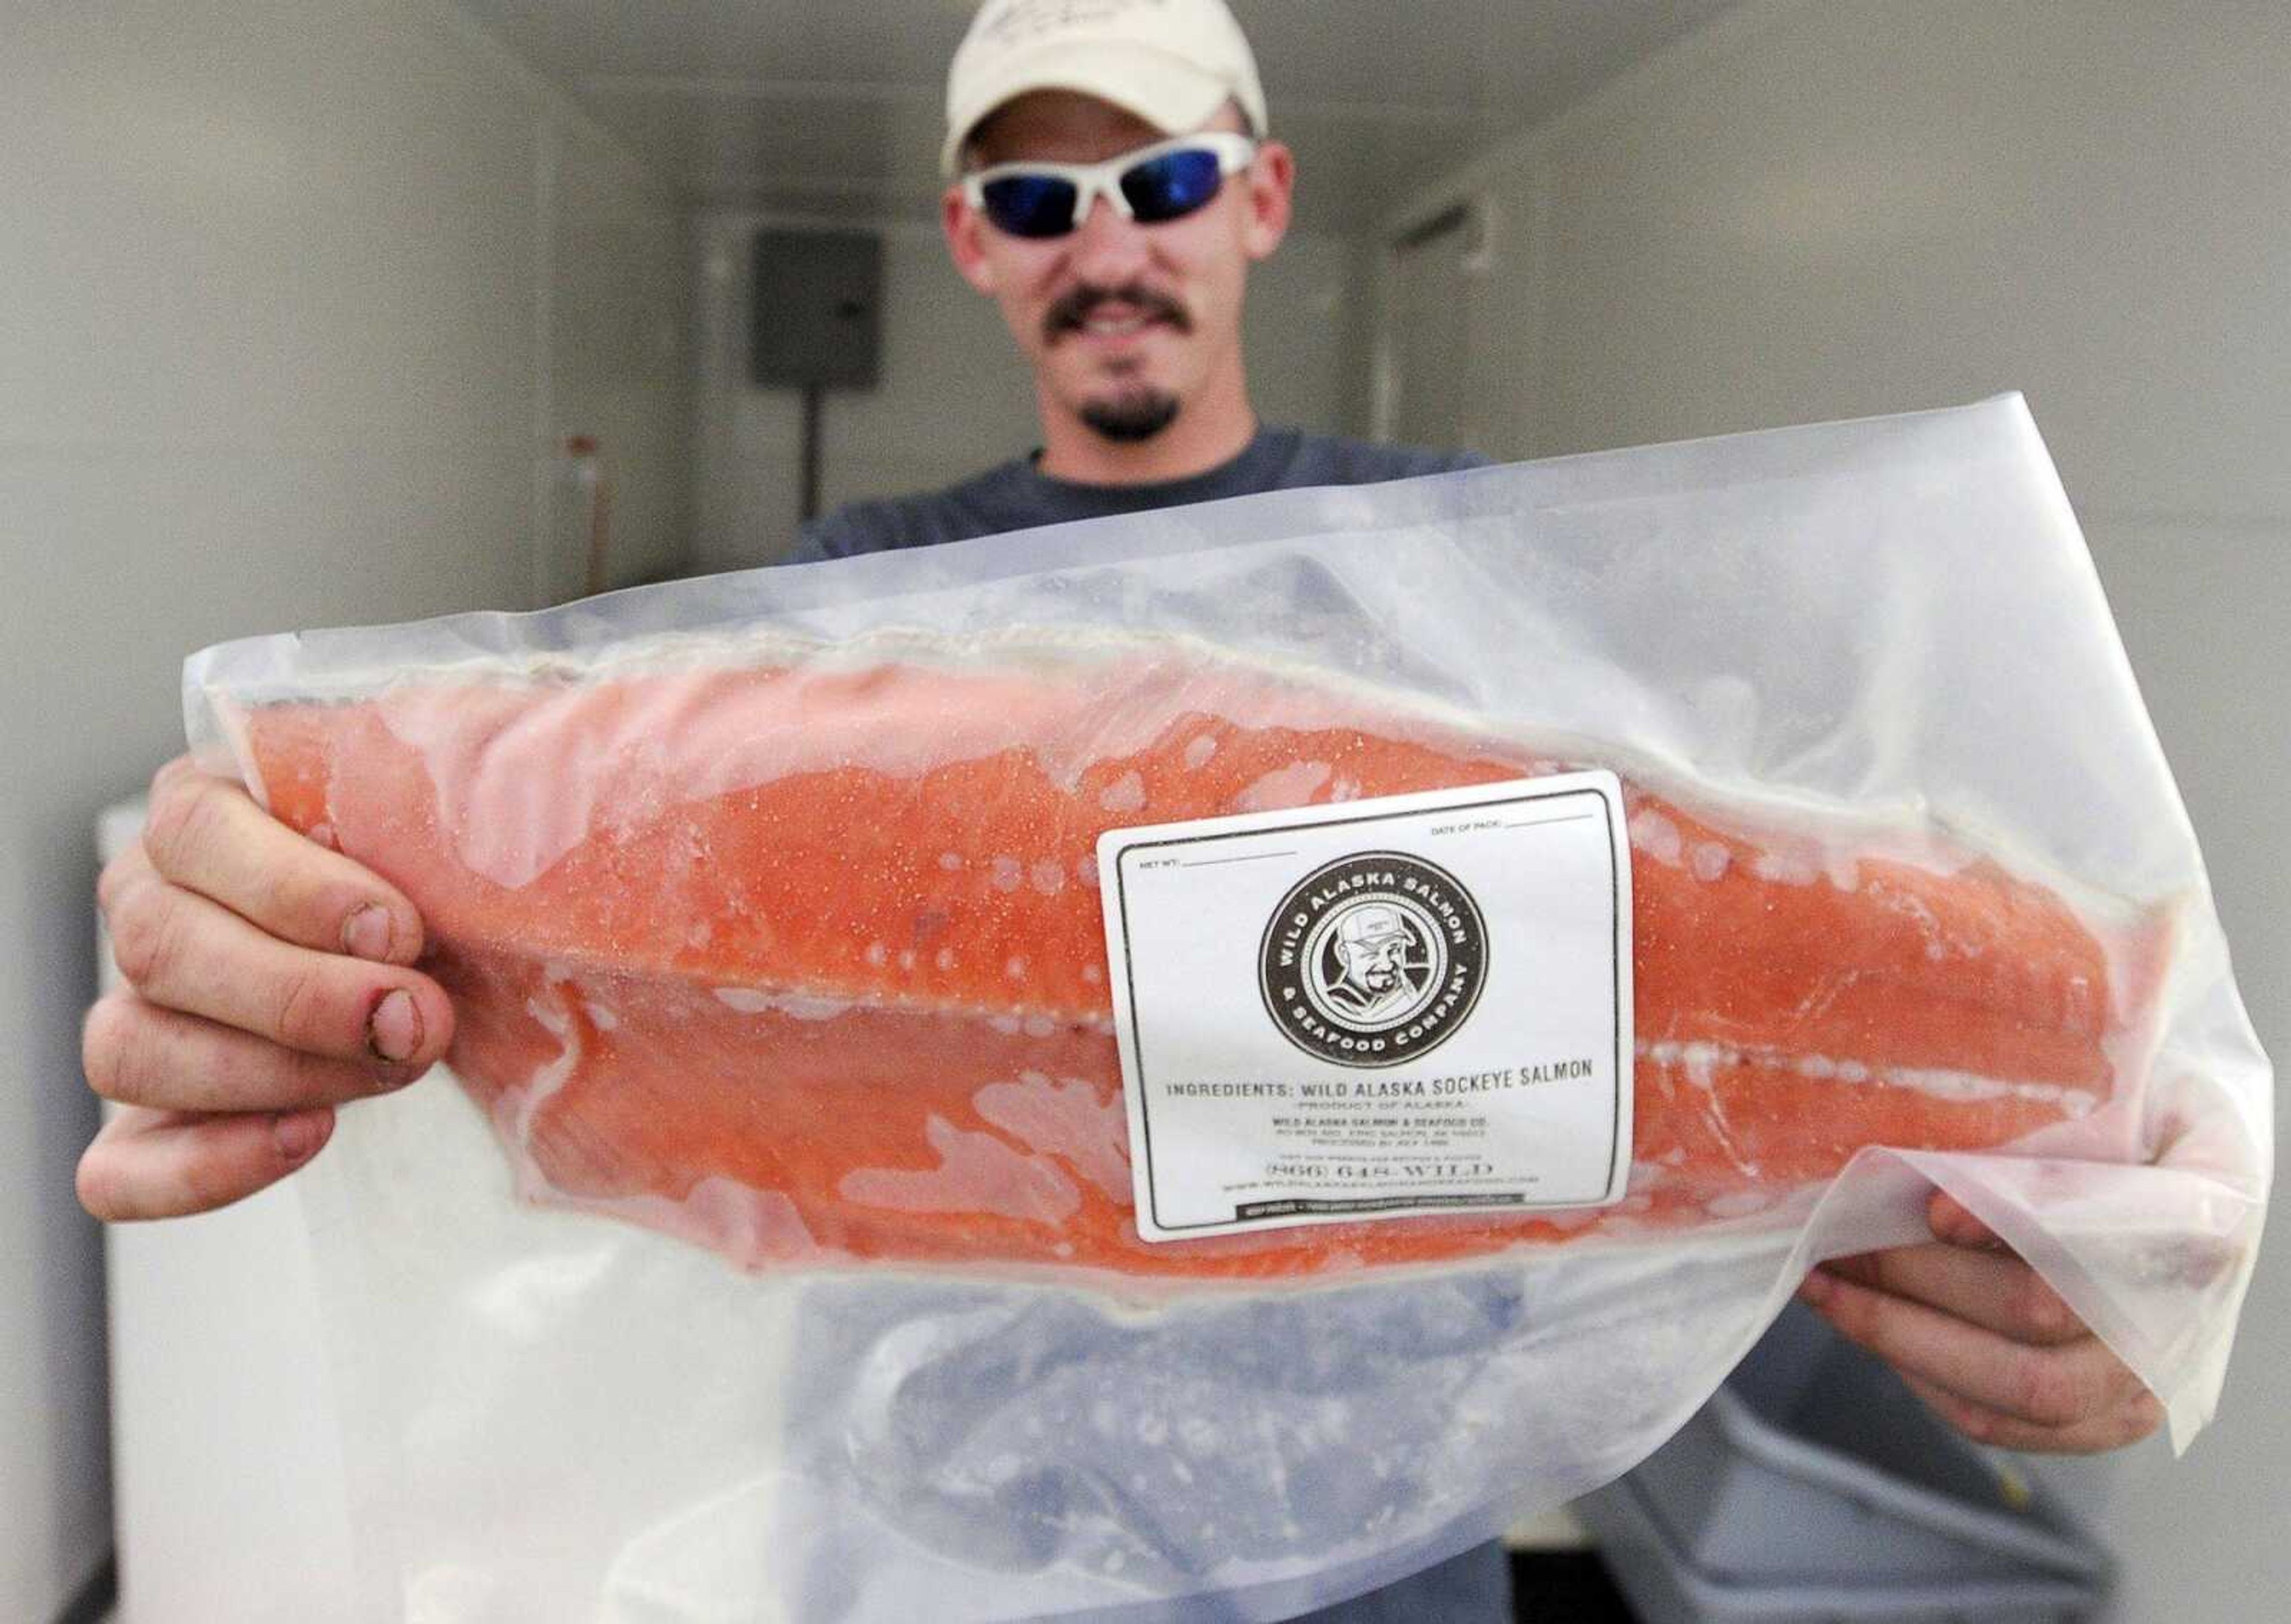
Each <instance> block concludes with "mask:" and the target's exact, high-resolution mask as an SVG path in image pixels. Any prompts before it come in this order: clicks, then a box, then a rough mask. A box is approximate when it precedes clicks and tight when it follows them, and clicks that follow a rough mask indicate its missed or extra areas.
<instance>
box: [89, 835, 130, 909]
mask: <svg viewBox="0 0 2291 1624" xmlns="http://www.w3.org/2000/svg"><path fill="white" fill-rule="evenodd" d="M131 849H133V848H131ZM133 872H134V864H132V863H130V862H129V861H128V855H127V853H126V852H122V853H121V854H120V855H119V856H116V857H114V858H112V860H111V861H110V862H109V863H107V864H104V865H103V870H102V872H100V873H99V874H97V875H96V877H95V905H96V906H97V907H98V908H100V909H101V910H102V911H103V917H104V918H105V919H106V920H109V919H110V918H111V916H112V914H113V913H114V912H116V911H117V909H118V906H119V899H120V897H121V896H122V895H124V894H125V892H126V890H127V888H128V882H129V876H130V875H131V874H133Z"/></svg>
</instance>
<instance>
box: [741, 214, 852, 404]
mask: <svg viewBox="0 0 2291 1624" xmlns="http://www.w3.org/2000/svg"><path fill="white" fill-rule="evenodd" d="M755 272H756V274H755V300H754V310H753V325H754V334H755V342H754V377H755V381H756V382H757V383H758V384H760V385H763V386H766V387H771V386H785V385H794V386H798V387H800V386H803V385H807V384H821V385H826V386H829V387H832V388H837V389H872V388H873V387H874V385H875V374H876V370H877V367H878V366H879V364H880V360H881V354H882V343H883V316H882V310H883V239H882V238H881V237H878V236H876V235H875V234H874V233H872V232H868V231H790V230H784V229H769V228H768V229H764V230H762V231H759V232H758V233H756V258H755Z"/></svg>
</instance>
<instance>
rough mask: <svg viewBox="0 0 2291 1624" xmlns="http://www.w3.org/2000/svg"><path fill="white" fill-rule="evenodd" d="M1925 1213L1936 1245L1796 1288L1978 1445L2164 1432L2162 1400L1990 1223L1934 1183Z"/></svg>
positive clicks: (1854, 1263)
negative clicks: (1890, 1366) (2003, 1240)
mask: <svg viewBox="0 0 2291 1624" xmlns="http://www.w3.org/2000/svg"><path fill="white" fill-rule="evenodd" d="M1925 1221H1926V1222H1927V1223H1928V1224H1929V1225H1931V1226H1932V1227H1933V1234H1934V1237H1935V1239H1934V1240H1933V1242H1932V1243H1930V1244H1927V1245H1922V1246H1903V1247H1897V1248H1895V1249H1894V1250H1891V1251H1882V1252H1869V1253H1865V1254H1863V1255H1862V1256H1861V1257H1858V1258H1837V1259H1836V1260H1834V1261H1832V1262H1829V1263H1825V1264H1823V1265H1822V1266H1821V1267H1819V1268H1817V1269H1815V1270H1814V1271H1813V1273H1812V1274H1808V1275H1807V1276H1806V1278H1805V1284H1804V1285H1803V1286H1801V1287H1800V1288H1799V1292H1798V1294H1799V1296H1801V1297H1802V1298H1805V1300H1806V1301H1807V1302H1808V1303H1811V1304H1812V1305H1813V1306H1814V1308H1815V1309H1816V1310H1817V1311H1818V1312H1820V1313H1821V1316H1822V1317H1823V1318H1824V1319H1826V1320H1828V1321H1829V1323H1831V1324H1832V1325H1834V1326H1836V1327H1837V1331H1839V1333H1840V1334H1841V1335H1843V1336H1844V1337H1845V1339H1847V1340H1848V1341H1851V1342H1854V1343H1858V1344H1859V1345H1860V1346H1861V1347H1865V1348H1867V1349H1869V1352H1871V1353H1873V1354H1875V1355H1877V1356H1878V1357H1879V1358H1880V1359H1883V1360H1885V1363H1888V1364H1890V1365H1892V1366H1893V1368H1894V1369H1895V1370H1896V1371H1899V1372H1900V1373H1901V1378H1902V1379H1903V1380H1905V1381H1907V1382H1908V1383H1909V1387H1910V1388H1911V1389H1912V1390H1913V1391H1914V1392H1915V1393H1916V1394H1917V1396H1918V1397H1920V1398H1922V1399H1924V1400H1925V1403H1927V1404H1929V1405H1931V1406H1932V1407H1933V1410H1934V1411H1936V1412H1937V1413H1939V1414H1940V1416H1941V1419H1944V1420H1946V1421H1947V1422H1949V1425H1950V1426H1952V1427H1956V1428H1957V1430H1958V1431H1959V1432H1961V1433H1963V1434H1964V1435H1965V1436H1966V1437H1968V1438H1972V1439H1973V1440H1975V1441H1976V1442H1978V1443H1994V1444H1998V1445H2000V1446H2002V1447H2004V1448H2006V1449H2019V1450H2034V1451H2042V1452H2045V1453H2049V1454H2073V1455H2081V1454H2093V1453H2097V1452H2098V1451H2102V1450H2110V1449H2116V1448H2118V1447H2120V1446H2122V1445H2124V1444H2126V1443H2136V1442H2138V1441H2139V1440H2140V1439H2142V1438H2144V1437H2146V1436H2147V1435H2149V1434H2150V1433H2152V1432H2154V1431H2155V1430H2156V1428H2157V1427H2158V1425H2159V1424H2160V1423H2161V1422H2162V1420H2163V1419H2164V1411H2163V1406H2162V1405H2161V1404H2159V1403H2157V1402H2156V1397H2155V1395H2153V1394H2151V1393H2150V1392H2149V1391H2148V1389H2147V1388H2146V1387H2142V1385H2141V1383H2140V1379H2139V1378H2138V1377H2136V1376H2134V1374H2133V1373H2132V1371H2130V1369H2129V1368H2127V1367H2126V1365H2125V1363H2124V1362H2123V1361H2122V1360H2120V1359H2118V1357H2117V1356H2116V1355H2114V1354H2113V1353H2111V1352H2110V1351H2109V1348H2108V1347H2107V1345H2106V1344H2105V1343H2103V1342H2102V1341H2101V1339H2099V1338H2098V1337H2095V1336H2094V1335H2093V1333H2092V1331H2090V1330H2089V1329H2088V1328H2087V1327H2086V1325H2085V1323H2084V1322H2083V1321H2081V1320H2079V1319H2078V1318H2077V1316H2076V1314H2075V1313H2074V1312H2073V1311H2071V1310H2070V1307H2069V1306H2068V1305H2067V1304H2066V1303H2064V1302H2062V1300H2061V1298H2060V1297H2059V1295H2058V1294H2057V1293H2056V1292H2054V1290H2053V1289H2052V1288H2051V1287H2050V1286H2048V1285H2046V1283H2045V1282H2044V1281H2043V1280H2042V1279H2041V1278H2039V1277H2038V1274H2037V1271H2036V1270H2034V1269H2032V1268H2030V1266H2028V1265H2027V1264H2026V1263H2023V1262H2022V1260H2021V1259H2020V1258H2018V1257H2016V1256H2014V1253H2013V1252H2012V1250H2010V1249H2009V1248H2007V1247H2006V1244H2005V1243H2004V1242H2002V1241H2000V1240H1998V1237H1997V1235H1996V1234H1995V1233H1994V1232H1993V1231H1991V1230H1990V1227H1989V1226H1987V1225H1985V1224H1983V1223H1982V1221H1981V1220H1980V1219H1979V1218H1975V1217H1973V1214H1972V1213H1970V1212H1968V1211H1966V1210H1965V1209H1964V1208H1963V1207H1961V1206H1959V1205H1958V1204H1957V1202H1954V1201H1952V1200H1950V1199H1949V1197H1948V1196H1947V1195H1944V1194H1941V1193H1940V1192H1938V1191H1936V1192H1935V1193H1934V1194H1933V1200H1932V1201H1931V1202H1929V1203H1928V1204H1927V1206H1926V1209H1925Z"/></svg>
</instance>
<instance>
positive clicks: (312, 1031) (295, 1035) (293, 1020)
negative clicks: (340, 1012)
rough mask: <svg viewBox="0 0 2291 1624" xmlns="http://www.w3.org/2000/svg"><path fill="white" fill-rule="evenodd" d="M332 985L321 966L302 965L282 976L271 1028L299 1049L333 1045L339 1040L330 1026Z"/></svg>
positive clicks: (285, 1041) (283, 1039)
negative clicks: (328, 1019)
mask: <svg viewBox="0 0 2291 1624" xmlns="http://www.w3.org/2000/svg"><path fill="white" fill-rule="evenodd" d="M330 992H331V984H330V981H329V978H328V977H327V976H326V972H325V969H324V968H323V967H322V966H320V965H318V964H302V965H298V966H296V967H295V968H294V969H291V970H288V971H287V972H285V974H284V975H283V976H282V977H280V979H279V984H278V987H277V1002H276V1003H275V1004H274V1006H273V1008H274V1009H275V1011H276V1013H275V1016H274V1017H273V1021H272V1027H271V1029H272V1031H273V1032H275V1033H277V1036H278V1039H279V1041H281V1042H284V1043H286V1044H288V1045H289V1046H291V1047H293V1048H294V1049H312V1048H317V1047H321V1046H331V1045H333V1044H334V1043H335V1042H337V1041H339V1039H338V1037H337V1034H335V1033H333V1032H331V1031H329V1030H328V1029H327V1019H326V1017H327V1016H328V1014H329V1013H330V1009H329V1006H330V1004H331V1003H332V999H331V998H330V997H329V993H330Z"/></svg>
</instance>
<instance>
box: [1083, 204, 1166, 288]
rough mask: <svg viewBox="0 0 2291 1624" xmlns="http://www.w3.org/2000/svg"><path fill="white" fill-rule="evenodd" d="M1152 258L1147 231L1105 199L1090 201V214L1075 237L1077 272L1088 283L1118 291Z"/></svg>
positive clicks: (1085, 217) (1084, 218)
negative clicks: (1147, 241)
mask: <svg viewBox="0 0 2291 1624" xmlns="http://www.w3.org/2000/svg"><path fill="white" fill-rule="evenodd" d="M1147 257H1148V250H1147V247H1146V243H1145V227H1143V226H1141V225H1139V224H1138V223H1137V221H1134V220H1131V219H1130V218H1129V217H1128V216H1127V215H1125V214H1124V213H1122V212H1121V210H1120V209H1118V208H1116V207H1114V206H1113V199H1112V198H1110V197H1104V196H1100V197H1092V198H1091V199H1090V200H1089V213H1087V214H1085V215H1083V216H1082V221H1081V225H1080V226H1078V227H1076V228H1075V229H1074V234H1073V269H1074V274H1075V276H1077V277H1080V278H1081V280H1082V281H1084V282H1091V283H1095V284H1097V285H1098V286H1100V287H1118V286H1120V285H1121V284H1123V283H1124V282H1128V281H1130V280H1132V279H1134V277H1136V274H1137V271H1138V270H1140V269H1143V268H1144V266H1145V261H1146V259H1147Z"/></svg>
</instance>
